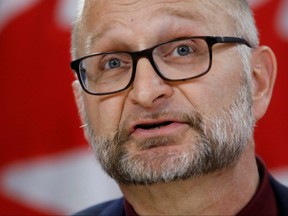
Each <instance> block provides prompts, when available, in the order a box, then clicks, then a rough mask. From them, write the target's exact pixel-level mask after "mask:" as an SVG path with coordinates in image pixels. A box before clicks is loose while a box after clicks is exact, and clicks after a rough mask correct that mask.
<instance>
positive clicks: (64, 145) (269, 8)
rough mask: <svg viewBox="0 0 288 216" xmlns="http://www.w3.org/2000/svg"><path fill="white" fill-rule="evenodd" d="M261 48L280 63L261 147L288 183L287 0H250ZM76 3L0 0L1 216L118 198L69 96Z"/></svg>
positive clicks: (68, 209) (260, 130)
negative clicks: (273, 55)
mask: <svg viewBox="0 0 288 216" xmlns="http://www.w3.org/2000/svg"><path fill="white" fill-rule="evenodd" d="M250 2H251V4H252V6H253V8H254V11H255V16H256V20H257V25H258V27H259V29H260V35H261V38H262V39H261V44H266V45H269V46H270V47H272V48H273V50H274V51H275V52H276V55H277V58H278V68H279V70H278V77H277V82H276V87H275V91H274V97H273V99H272V104H271V106H270V108H269V110H268V113H267V115H266V116H265V117H264V118H263V119H262V120H261V121H260V122H259V123H258V126H257V128H256V146H257V147H256V150H257V153H258V154H259V155H260V157H262V158H263V159H264V161H265V162H266V164H267V166H268V167H269V169H270V170H271V171H272V172H273V173H274V174H275V175H276V177H277V178H278V179H279V180H280V181H282V182H283V183H285V184H287V185H288V157H287V153H288V145H287V139H285V138H286V133H288V126H287V122H288V109H287V107H288V74H287V68H288V65H287V60H288V59H287V58H288V0H273V1H272V0H250ZM77 5H78V0H1V1H0V70H1V73H0V80H1V82H0V89H1V91H0V98H1V108H0V114H1V125H0V131H1V135H0V141H1V142H0V143H1V148H0V161H1V162H0V215H60V214H61V215H63V214H71V213H73V212H75V211H77V210H79V209H81V208H85V207H87V206H89V205H92V204H95V203H98V202H102V201H105V200H108V199H111V198H115V197H119V196H121V193H120V191H119V189H118V187H117V186H116V184H115V183H114V182H113V180H111V179H109V178H108V177H107V176H106V175H105V174H104V173H103V172H102V170H101V168H100V167H99V166H98V165H97V163H96V162H95V161H94V158H93V156H92V152H91V151H90V149H89V147H88V145H87V143H86V142H85V140H84V138H83V135H82V129H81V128H80V127H79V126H80V121H79V119H78V114H77V110H76V106H75V104H74V99H73V95H72V89H71V82H72V80H73V74H72V72H71V71H70V69H69V62H70V53H69V49H70V29H71V22H72V20H73V19H74V16H75V14H76V9H77Z"/></svg>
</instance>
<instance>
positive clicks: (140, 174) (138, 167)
mask: <svg viewBox="0 0 288 216" xmlns="http://www.w3.org/2000/svg"><path fill="white" fill-rule="evenodd" d="M244 81H245V84H244V83H243V85H242V86H241V88H240V90H239V92H238V95H236V96H235V100H234V101H233V103H232V104H231V106H230V107H228V108H223V109H222V110H221V111H219V112H218V113H215V114H214V115H213V116H205V115H202V114H201V113H200V112H197V111H189V112H184V113H183V111H179V110H166V111H165V110H163V111H161V112H158V113H153V114H146V116H147V117H148V116H149V117H150V118H157V117H163V116H166V115H169V116H170V117H171V116H172V117H177V119H180V120H183V122H187V123H188V124H189V126H190V130H189V133H191V134H190V136H189V137H192V138H191V142H190V143H191V145H189V146H188V149H187V148H186V149H185V150H184V149H183V151H177V152H167V151H165V150H164V151H163V152H160V153H159V151H158V152H155V151H153V150H151V149H153V148H152V147H157V146H165V145H168V144H173V143H174V144H175V143H177V142H178V141H179V140H181V137H182V135H181V134H179V136H175V135H174V136H164V137H152V138H149V139H143V140H140V141H139V140H138V141H136V140H134V139H133V137H131V136H129V133H128V131H127V130H126V129H127V122H126V123H125V122H124V123H123V124H122V125H120V126H119V129H118V130H117V132H116V133H115V135H114V136H110V137H96V136H95V133H94V131H93V129H92V127H91V125H90V124H89V121H87V122H88V126H87V128H86V129H88V133H89V137H90V140H89V141H90V143H91V145H92V147H93V149H94V151H95V155H96V158H97V159H98V161H99V162H100V164H101V166H102V168H103V170H104V171H105V172H106V173H107V174H108V175H109V176H111V177H112V178H113V179H115V180H116V181H117V182H118V183H121V184H125V185H149V184H154V183H160V182H170V181H174V180H184V179H187V178H193V177H197V176H201V175H205V174H208V173H211V172H214V171H216V170H220V169H223V168H225V167H230V166H233V165H234V164H235V162H236V161H237V160H238V159H239V157H240V156H241V154H242V153H243V151H244V149H245V147H246V146H247V143H248V141H249V140H250V139H251V138H252V136H253V130H254V123H255V120H254V119H253V116H252V113H251V104H252V101H251V92H250V86H249V84H247V82H246V81H247V80H244ZM134 118H137V116H135V117H134ZM129 144H133V145H134V146H136V147H137V149H138V150H147V149H149V150H148V151H147V152H148V153H147V152H146V154H133V153H131V151H129Z"/></svg>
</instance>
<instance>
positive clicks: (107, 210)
mask: <svg viewBox="0 0 288 216" xmlns="http://www.w3.org/2000/svg"><path fill="white" fill-rule="evenodd" d="M85 215H87V216H89V215H97V216H114V215H115V216H125V212H124V199H123V198H119V199H115V200H110V201H107V202H104V203H100V204H97V205H94V206H91V207H89V208H87V209H84V210H82V211H80V212H77V213H76V214H73V216H85Z"/></svg>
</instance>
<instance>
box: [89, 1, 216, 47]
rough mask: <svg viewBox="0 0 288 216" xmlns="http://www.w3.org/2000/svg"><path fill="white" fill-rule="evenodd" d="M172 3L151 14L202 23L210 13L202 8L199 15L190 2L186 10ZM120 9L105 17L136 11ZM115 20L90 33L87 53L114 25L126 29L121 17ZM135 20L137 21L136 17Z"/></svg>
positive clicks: (123, 4)
mask: <svg viewBox="0 0 288 216" xmlns="http://www.w3.org/2000/svg"><path fill="white" fill-rule="evenodd" d="M200 2H201V1H200ZM133 3H134V2H133ZM133 3H126V4H125V3H119V5H122V6H127V5H131V4H133ZM163 3H165V2H157V4H163ZM174 3H175V4H176V3H177V2H173V3H172V2H171V4H172V5H171V4H169V5H168V4H167V3H166V5H165V7H159V8H156V9H154V11H153V12H156V13H155V14H164V15H167V16H171V17H176V18H182V19H187V20H193V21H196V22H202V23H205V22H207V16H205V14H207V12H210V13H211V12H212V11H211V10H209V9H208V8H206V7H203V9H204V10H205V11H203V12H204V13H199V12H198V10H195V9H194V10H193V4H192V2H190V3H191V7H188V8H187V7H186V8H185V9H183V7H182V8H181V7H177V6H176V7H175V5H174ZM201 3H202V2H201ZM115 4H116V3H115ZM117 4H118V3H117ZM149 6H152V5H148V6H147V7H149ZM179 6H181V5H179ZM201 8H202V7H201ZM121 9H122V10H121ZM121 9H120V8H117V10H115V11H111V12H109V11H108V12H107V13H106V14H105V15H107V14H118V13H123V14H125V15H127V14H129V13H133V12H135V10H136V8H135V7H134V9H133V10H128V8H127V9H126V10H123V9H124V8H121ZM141 9H143V8H141ZM128 16H129V15H127V17H128ZM117 19H118V20H117V21H116V22H115V23H112V24H109V25H102V26H101V30H100V31H95V32H92V33H90V34H89V35H88V36H87V40H86V44H85V45H86V46H85V47H86V49H87V51H88V52H89V49H91V47H93V46H94V44H95V43H96V41H97V40H99V39H101V38H103V37H105V35H106V34H107V33H108V32H109V31H110V30H111V29H113V26H114V25H123V26H126V27H127V24H124V23H125V18H123V20H124V22H121V21H120V20H121V17H120V16H119V15H118V16H117ZM135 19H137V17H136V18H135ZM135 19H133V17H130V21H131V20H135ZM131 25H132V24H131ZM133 25H134V24H133ZM128 27H129V26H128Z"/></svg>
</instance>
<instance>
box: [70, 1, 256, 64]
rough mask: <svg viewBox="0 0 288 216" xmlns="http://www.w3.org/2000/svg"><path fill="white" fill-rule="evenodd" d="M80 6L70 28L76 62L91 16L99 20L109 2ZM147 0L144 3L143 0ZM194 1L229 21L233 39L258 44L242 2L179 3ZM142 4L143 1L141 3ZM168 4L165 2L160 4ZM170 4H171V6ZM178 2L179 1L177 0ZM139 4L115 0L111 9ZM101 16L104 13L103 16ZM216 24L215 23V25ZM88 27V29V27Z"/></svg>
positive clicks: (87, 37) (85, 44) (85, 41)
mask: <svg viewBox="0 0 288 216" xmlns="http://www.w3.org/2000/svg"><path fill="white" fill-rule="evenodd" d="M83 1H84V3H83V7H82V8H81V9H80V12H79V14H78V17H77V19H76V21H75V23H74V25H73V30H72V40H71V41H72V44H71V45H72V46H71V52H72V59H77V58H79V57H81V56H83V55H84V53H83V52H85V50H87V49H88V47H89V44H88V43H89V41H90V35H89V28H91V27H92V26H91V25H92V24H95V22H97V21H99V20H93V19H94V17H93V16H91V14H97V15H98V17H101V14H102V13H104V12H107V10H108V11H109V7H110V6H111V5H110V4H109V3H112V1H113V0H109V1H107V0H88V1H87V0H83ZM147 1H148V0H147ZM191 1H192V2H193V1H198V2H200V3H201V4H203V5H204V6H205V8H207V9H208V10H210V11H211V12H212V13H213V14H219V13H221V16H223V20H224V19H230V20H231V21H232V22H231V23H233V26H232V27H233V31H234V35H233V36H236V37H242V38H244V39H246V40H247V41H249V42H250V44H251V45H252V47H257V46H258V45H259V38H258V32H257V29H256V25H255V21H254V17H253V12H252V10H251V8H250V6H249V4H248V2H247V1H246V0H221V1H215V0H183V2H191ZM145 2H146V0H145ZM153 2H154V1H153ZM164 2H165V3H168V0H166V1H164ZM172 2H173V1H171V3H172ZM178 2H179V1H178ZM137 4H141V1H137V0H126V1H124V0H121V1H120V0H118V2H117V1H115V0H114V1H113V5H114V7H115V6H116V7H117V6H119V8H120V7H121V8H125V7H127V6H136V5H137ZM103 15H104V14H103ZM217 24H218V23H215V25H217ZM89 25H90V26H89ZM87 54H88V53H87Z"/></svg>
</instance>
